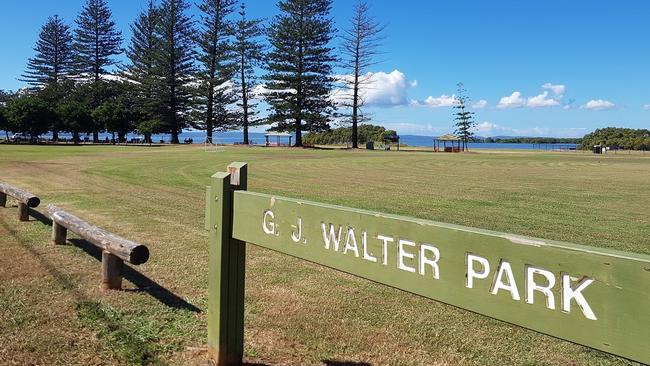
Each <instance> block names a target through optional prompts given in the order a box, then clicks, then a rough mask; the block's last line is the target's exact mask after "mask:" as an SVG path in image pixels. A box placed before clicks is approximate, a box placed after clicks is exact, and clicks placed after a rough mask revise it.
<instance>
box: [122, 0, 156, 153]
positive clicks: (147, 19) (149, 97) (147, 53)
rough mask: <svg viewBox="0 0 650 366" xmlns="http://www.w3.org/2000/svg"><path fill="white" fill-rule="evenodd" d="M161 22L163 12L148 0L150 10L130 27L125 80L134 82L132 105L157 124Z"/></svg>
mask: <svg viewBox="0 0 650 366" xmlns="http://www.w3.org/2000/svg"><path fill="white" fill-rule="evenodd" d="M159 21H160V9H158V8H157V7H156V4H155V3H154V1H153V0H149V4H148V7H147V9H145V10H143V11H142V12H140V14H139V15H138V18H137V19H136V21H135V23H134V24H132V25H131V31H132V34H133V35H132V37H131V44H130V45H129V47H128V48H127V49H126V55H127V57H128V58H129V60H130V61H131V62H130V63H129V64H128V65H126V66H125V67H124V68H123V73H122V74H123V76H124V77H125V78H126V79H128V80H131V81H132V82H134V84H135V85H134V92H135V95H136V98H135V100H134V101H133V103H134V106H135V108H136V109H137V113H138V115H140V117H141V118H142V119H143V120H147V121H154V120H156V118H157V112H158V108H157V106H158V104H157V98H156V87H157V78H158V71H159V70H158V68H157V63H156V52H158V50H159V48H158V47H159V45H160V41H159V39H158V36H157V34H156V29H157V27H158V25H159ZM148 135H149V134H147V135H145V140H147V142H151V136H148Z"/></svg>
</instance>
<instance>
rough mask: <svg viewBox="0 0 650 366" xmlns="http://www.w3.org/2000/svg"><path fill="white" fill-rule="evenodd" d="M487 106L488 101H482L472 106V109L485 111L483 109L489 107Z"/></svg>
mask: <svg viewBox="0 0 650 366" xmlns="http://www.w3.org/2000/svg"><path fill="white" fill-rule="evenodd" d="M487 105H488V102H487V100H485V99H481V100H479V101H478V102H476V103H474V104H472V108H474V109H483V108H485V107H487Z"/></svg>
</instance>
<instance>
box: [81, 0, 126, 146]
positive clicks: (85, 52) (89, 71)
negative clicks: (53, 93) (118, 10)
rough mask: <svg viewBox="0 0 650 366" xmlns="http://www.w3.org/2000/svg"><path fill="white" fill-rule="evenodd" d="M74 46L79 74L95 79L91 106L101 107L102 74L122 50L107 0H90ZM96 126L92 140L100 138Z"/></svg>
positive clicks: (120, 34)
mask: <svg viewBox="0 0 650 366" xmlns="http://www.w3.org/2000/svg"><path fill="white" fill-rule="evenodd" d="M76 23H77V29H76V30H75V41H74V49H75V52H76V64H77V73H78V77H79V78H80V79H82V80H84V81H90V82H92V83H93V88H92V89H93V100H92V108H96V107H98V106H99V105H100V104H101V103H102V102H103V101H102V100H100V99H101V98H100V94H101V87H102V86H101V85H100V82H101V81H102V78H103V77H104V76H106V75H108V74H109V70H108V68H109V67H111V66H114V65H116V64H117V61H116V60H115V59H114V58H113V56H116V55H119V54H120V53H122V48H121V47H122V33H121V32H120V31H119V30H117V29H116V27H115V22H114V21H113V19H112V13H111V10H110V9H109V7H108V4H107V3H106V0H87V1H86V4H85V5H84V8H83V10H82V11H81V13H80V14H79V17H78V18H77V20H76ZM100 129H102V126H100V125H96V126H94V127H93V142H95V143H97V142H99V130H100Z"/></svg>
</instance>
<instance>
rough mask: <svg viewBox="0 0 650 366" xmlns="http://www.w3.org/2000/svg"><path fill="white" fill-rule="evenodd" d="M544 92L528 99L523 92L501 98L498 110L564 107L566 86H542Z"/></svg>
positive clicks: (549, 84) (547, 84)
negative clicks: (563, 100)
mask: <svg viewBox="0 0 650 366" xmlns="http://www.w3.org/2000/svg"><path fill="white" fill-rule="evenodd" d="M542 90H544V91H543V92H542V93H541V94H538V95H536V96H534V97H527V98H526V97H524V96H522V94H521V92H518V91H515V92H513V93H512V94H511V95H510V96H505V97H503V98H501V100H499V104H497V108H499V109H508V108H523V107H528V108H540V107H556V106H560V105H562V98H564V93H566V86H565V85H562V84H551V83H546V84H544V85H542ZM551 93H552V94H551Z"/></svg>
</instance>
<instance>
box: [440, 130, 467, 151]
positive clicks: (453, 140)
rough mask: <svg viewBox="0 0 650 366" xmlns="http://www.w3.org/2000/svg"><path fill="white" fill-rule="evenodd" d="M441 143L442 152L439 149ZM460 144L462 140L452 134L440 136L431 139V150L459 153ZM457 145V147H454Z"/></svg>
mask: <svg viewBox="0 0 650 366" xmlns="http://www.w3.org/2000/svg"><path fill="white" fill-rule="evenodd" d="M441 142H442V150H441V149H440V145H441V144H440V143H441ZM461 143H462V139H461V138H460V137H458V136H456V135H453V134H447V135H442V136H438V137H435V138H434V139H433V150H434V151H435V152H440V151H443V152H461V151H462V149H461V146H462V145H461ZM447 144H450V145H451V146H447ZM456 144H458V146H456Z"/></svg>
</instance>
